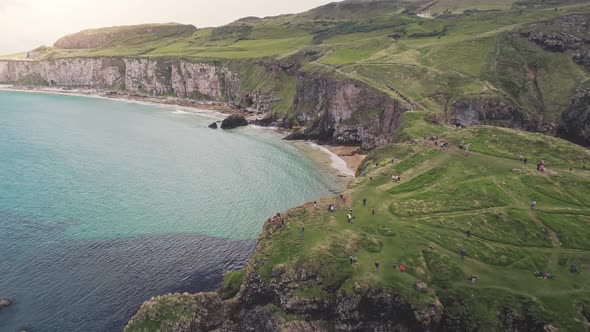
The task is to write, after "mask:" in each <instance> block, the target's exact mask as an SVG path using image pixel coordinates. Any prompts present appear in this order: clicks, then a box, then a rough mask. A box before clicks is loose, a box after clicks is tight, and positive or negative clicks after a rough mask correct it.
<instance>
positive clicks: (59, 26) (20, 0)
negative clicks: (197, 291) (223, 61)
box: [0, 0, 334, 55]
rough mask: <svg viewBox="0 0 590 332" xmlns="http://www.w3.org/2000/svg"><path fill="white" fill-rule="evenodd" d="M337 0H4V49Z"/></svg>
mask: <svg viewBox="0 0 590 332" xmlns="http://www.w3.org/2000/svg"><path fill="white" fill-rule="evenodd" d="M332 1H334V0H0V36H1V37H0V54H4V55H5V54H11V53H17V52H21V51H27V50H31V49H33V48H35V47H37V46H40V45H48V46H49V45H52V44H53V43H54V42H55V40H57V38H59V37H61V36H63V35H66V34H69V33H73V32H77V31H80V30H84V29H89V28H100V27H105V26H113V25H128V24H139V23H165V22H178V23H188V24H193V25H195V26H196V27H197V28H199V27H210V26H219V25H223V24H226V23H229V22H231V21H234V20H236V19H238V18H241V17H245V16H261V17H262V16H269V15H279V14H288V13H298V12H302V11H305V10H307V9H311V8H314V7H317V6H319V5H323V4H326V3H329V2H332Z"/></svg>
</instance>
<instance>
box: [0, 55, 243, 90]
mask: <svg viewBox="0 0 590 332" xmlns="http://www.w3.org/2000/svg"><path fill="white" fill-rule="evenodd" d="M0 82H7V83H10V82H11V83H16V84H22V85H41V86H56V87H66V88H93V89H99V90H109V89H115V90H123V91H126V92H129V93H144V94H148V95H153V96H157V95H174V96H176V97H180V98H199V99H203V98H205V99H211V100H224V98H227V99H233V98H235V97H237V96H239V93H240V91H239V81H238V79H237V75H235V74H234V73H232V72H231V71H229V70H228V69H227V68H225V67H217V66H213V65H209V64H203V63H191V62H186V61H155V60H148V59H132V58H130V59H120V58H73V59H58V60H50V61H41V62H36V61H1V62H0Z"/></svg>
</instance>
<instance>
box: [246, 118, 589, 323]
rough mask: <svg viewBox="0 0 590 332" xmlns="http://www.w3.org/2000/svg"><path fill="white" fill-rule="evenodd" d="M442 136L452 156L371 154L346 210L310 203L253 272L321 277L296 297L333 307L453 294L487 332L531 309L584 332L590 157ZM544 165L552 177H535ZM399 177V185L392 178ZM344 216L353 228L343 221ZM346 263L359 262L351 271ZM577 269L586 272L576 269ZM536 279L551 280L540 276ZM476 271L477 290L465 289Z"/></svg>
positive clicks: (432, 151)
mask: <svg viewBox="0 0 590 332" xmlns="http://www.w3.org/2000/svg"><path fill="white" fill-rule="evenodd" d="M422 129H426V128H422ZM418 130H420V129H418ZM430 134H433V132H430V131H424V132H423V133H422V135H430ZM437 134H439V135H440V136H441V139H442V140H445V141H449V142H450V143H451V146H450V148H448V149H441V148H439V147H437V146H434V145H433V144H431V143H430V142H427V141H424V140H421V139H420V140H418V141H417V143H415V144H394V145H392V146H387V147H384V148H381V149H377V150H375V151H373V152H372V153H371V154H370V155H369V156H368V157H367V158H366V160H365V161H364V163H363V166H362V167H363V169H365V170H366V171H367V174H366V175H365V176H362V177H359V178H357V179H355V180H354V182H353V183H352V184H351V186H350V188H351V189H349V190H348V191H347V192H345V193H344V195H345V197H346V202H342V201H340V199H339V198H338V197H335V198H328V199H325V200H322V201H321V202H320V204H319V207H318V208H316V209H314V208H313V207H312V206H309V205H308V206H307V207H306V208H303V209H300V210H299V211H298V212H296V213H293V215H292V216H291V217H290V218H289V223H288V224H287V226H286V227H284V228H282V229H280V230H279V231H278V232H277V233H275V234H273V235H272V236H270V237H268V238H267V239H265V245H264V246H262V248H260V247H259V250H257V252H256V256H255V258H254V259H255V260H260V261H264V262H265V263H264V264H263V265H262V266H260V267H259V268H258V272H259V273H260V274H261V275H262V276H263V277H264V278H267V280H269V281H270V280H273V278H274V277H273V274H272V271H273V269H277V266H280V267H282V268H286V269H288V268H296V267H297V266H305V267H306V269H308V270H310V271H318V273H319V274H320V275H321V280H324V282H322V283H320V284H315V285H309V286H308V288H306V289H304V290H300V291H298V292H297V294H293V295H297V296H299V297H310V298H315V297H325V298H328V299H332V300H333V299H334V296H335V294H338V293H339V292H345V293H349V294H350V293H351V292H355V287H359V285H363V286H366V287H374V288H385V289H390V290H392V291H394V292H396V293H397V294H401V295H403V296H405V297H406V298H408V299H409V300H410V301H411V302H412V303H413V304H414V305H415V306H417V307H420V305H422V304H426V303H429V301H434V300H435V299H436V298H438V299H441V300H442V301H443V302H445V301H444V299H446V298H449V297H453V296H458V297H461V298H462V299H463V300H464V301H465V307H466V308H468V310H469V311H470V312H471V314H472V315H473V317H474V321H475V322H477V326H478V328H479V329H481V330H498V329H500V328H501V326H500V325H499V324H500V323H499V320H498V315H499V313H500V311H501V310H502V309H503V308H504V307H508V308H511V309H514V310H516V311H517V312H518V311H519V310H521V309H522V308H523V307H524V306H526V307H527V310H532V311H533V312H535V313H536V314H538V315H539V317H542V318H544V319H546V320H548V321H551V322H553V323H554V324H555V325H556V326H557V327H559V328H561V329H562V330H565V331H585V329H586V327H585V325H584V324H583V323H582V322H583V321H584V318H583V317H582V316H581V314H580V308H582V307H583V306H584V305H587V304H588V299H590V274H589V273H590V199H589V197H590V170H582V165H583V164H586V165H588V164H590V152H589V151H588V150H586V149H584V148H581V147H577V146H575V145H573V144H571V143H568V142H565V141H563V140H559V139H555V138H551V137H546V136H540V135H536V134H530V133H524V132H516V131H513V130H508V129H499V128H493V127H474V128H469V129H446V130H442V131H440V128H439V132H437ZM462 143H463V144H470V151H471V156H470V157H465V156H464V150H461V149H459V148H458V145H460V144H462ZM520 154H526V157H527V158H528V160H529V162H528V164H527V165H524V164H523V162H521V161H520V160H519V157H520ZM392 156H395V157H396V161H395V163H393V164H392V163H391V162H390V159H391V157H392ZM541 159H544V160H545V161H546V163H547V171H546V172H545V173H541V172H539V171H537V170H536V161H538V160H541ZM570 164H571V165H573V166H574V170H573V171H572V172H570V171H569V165H570ZM392 175H400V176H401V178H402V181H401V182H399V183H397V182H392V181H391V179H390V178H391V176H392ZM371 178H372V179H371ZM363 199H367V205H366V206H363V204H362V200H363ZM532 200H535V201H536V202H537V206H536V208H535V209H531V208H530V207H529V203H530V202H531V201H532ZM330 203H336V204H337V211H336V212H335V213H330V212H328V211H327V205H328V204H330ZM372 208H375V209H376V213H375V215H372V214H371V209H372ZM348 209H352V210H353V213H354V216H355V218H354V223H353V224H351V223H347V222H346V218H345V214H346V213H347V211H348ZM302 226H305V235H304V236H303V237H301V236H300V229H301V227H302ZM468 229H470V231H471V235H470V237H467V236H466V231H467V230H468ZM461 248H464V249H465V251H466V256H465V259H461V257H460V255H459V250H460V249H461ZM351 255H352V256H354V257H357V258H358V263H356V264H350V263H349V260H348V257H349V256H351ZM375 261H379V262H380V263H381V264H380V268H379V270H378V271H375V269H374V262H375ZM394 262H397V263H398V264H400V263H402V264H404V265H405V266H406V268H407V269H406V272H404V273H401V272H399V270H397V269H394V268H393V264H394ZM572 264H575V265H576V266H579V267H580V269H581V270H580V272H571V271H570V267H571V266H572ZM535 271H544V272H550V273H551V274H553V275H554V276H555V278H554V279H553V280H544V279H537V278H536V277H535V276H534V272H535ZM470 274H474V275H476V276H477V277H478V281H477V283H476V284H471V283H468V282H467V281H466V278H467V276H468V275H470ZM416 280H423V281H426V282H427V283H428V285H429V287H430V290H429V292H428V293H426V294H422V293H419V292H417V291H415V290H414V289H413V288H412V286H413V284H414V283H415V281H416ZM355 285H356V286H355Z"/></svg>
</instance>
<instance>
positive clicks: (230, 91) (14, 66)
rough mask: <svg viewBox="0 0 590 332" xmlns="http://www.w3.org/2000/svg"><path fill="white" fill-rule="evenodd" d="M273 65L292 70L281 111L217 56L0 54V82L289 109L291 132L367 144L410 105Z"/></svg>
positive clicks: (377, 141)
mask: <svg viewBox="0 0 590 332" xmlns="http://www.w3.org/2000/svg"><path fill="white" fill-rule="evenodd" d="M274 67H276V66H274ZM274 67H273V66H270V68H271V69H270V70H267V69H265V70H266V72H267V73H268V76H269V77H271V76H272V75H278V74H279V73H276V72H275V71H277V70H278V71H281V73H280V74H281V75H289V76H291V77H293V76H296V77H297V78H296V80H297V84H296V92H295V97H294V99H293V100H292V107H291V110H290V111H289V114H287V115H286V116H285V117H284V118H282V119H281V118H279V117H277V116H276V114H274V113H273V107H272V103H273V102H274V101H276V98H275V96H274V95H273V93H272V92H271V93H260V91H257V90H253V91H248V90H246V89H244V88H243V86H242V84H241V82H242V79H243V78H241V77H240V75H239V74H238V73H236V72H235V71H232V70H230V69H229V68H228V67H226V66H224V65H219V64H216V65H213V64H209V63H195V62H189V61H184V60H152V59H138V58H68V59H57V60H49V61H0V83H13V84H19V85H29V86H52V87H64V88H89V89H96V90H104V91H111V90H116V91H121V92H124V93H128V94H134V95H135V94H136V95H149V96H174V97H177V98H188V99H197V100H203V99H204V100H213V101H224V102H228V103H231V104H234V105H236V106H237V107H243V108H246V107H248V108H253V109H257V110H258V111H260V112H263V113H266V114H267V115H268V117H267V119H270V120H269V121H267V122H268V123H266V124H275V125H279V126H291V125H293V123H292V120H293V117H294V118H295V122H296V123H295V125H300V126H303V127H304V129H303V130H301V131H300V132H298V133H297V134H296V135H295V136H293V137H295V138H310V139H319V140H322V141H326V142H331V143H338V144H346V145H362V146H363V147H364V148H367V149H372V148H375V147H378V146H381V145H384V144H386V143H388V142H390V141H391V140H392V137H393V135H392V134H393V131H394V130H395V128H397V126H398V125H399V119H400V116H401V114H402V113H403V112H404V111H406V110H408V109H409V107H410V106H409V105H406V103H405V102H403V101H399V100H397V99H393V98H391V96H388V95H386V94H384V93H383V92H379V91H376V90H374V89H372V88H370V87H369V86H367V85H365V84H364V83H362V82H359V81H354V80H350V79H336V78H333V77H329V76H322V75H319V74H318V75H316V74H308V73H303V72H299V71H297V70H291V68H287V69H285V70H283V69H281V68H278V67H277V68H278V69H276V68H275V69H273V68H274ZM294 79H295V78H294ZM261 123H262V122H261Z"/></svg>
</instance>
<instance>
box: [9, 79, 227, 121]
mask: <svg viewBox="0 0 590 332" xmlns="http://www.w3.org/2000/svg"><path fill="white" fill-rule="evenodd" d="M0 91H12V92H23V93H44V94H50V95H61V96H71V97H83V98H93V99H102V100H111V101H116V102H121V103H128V104H139V105H145V106H152V107H158V108H164V109H168V110H172V111H173V112H172V113H173V114H178V115H180V114H196V115H199V116H202V117H206V118H210V119H214V120H223V119H225V118H226V117H227V114H224V113H221V112H219V111H215V110H208V109H206V108H196V107H189V106H182V105H175V104H166V103H158V102H156V101H147V100H135V99H128V98H125V97H107V96H101V95H100V94H98V92H96V93H93V92H87V93H85V92H83V91H76V90H72V91H63V90H59V89H19V88H15V87H14V85H0Z"/></svg>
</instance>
